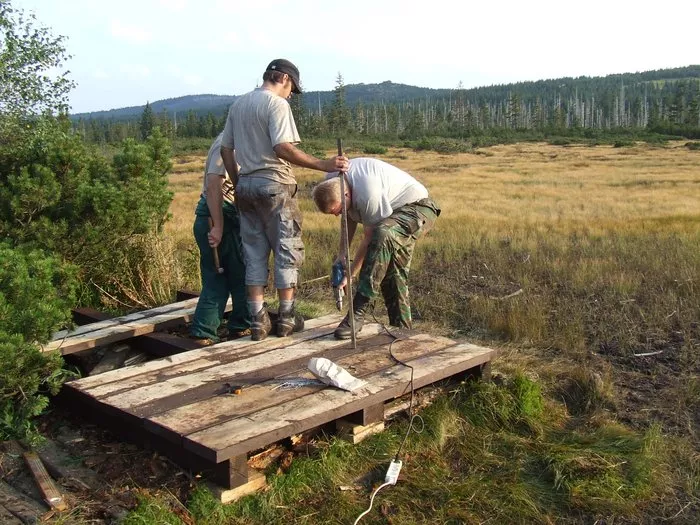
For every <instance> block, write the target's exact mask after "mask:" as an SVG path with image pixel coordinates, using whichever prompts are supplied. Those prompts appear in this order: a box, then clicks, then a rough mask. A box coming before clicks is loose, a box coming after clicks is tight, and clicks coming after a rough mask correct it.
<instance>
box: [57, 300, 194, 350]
mask: <svg viewBox="0 0 700 525" xmlns="http://www.w3.org/2000/svg"><path fill="white" fill-rule="evenodd" d="M194 306H197V299H187V300H185V301H180V302H177V303H170V304H166V305H163V306H159V307H157V308H151V309H149V310H141V311H139V312H134V313H132V314H128V315H122V316H120V317H111V318H109V319H105V320H102V321H97V322H94V323H88V324H84V325H82V326H79V327H78V328H76V329H75V330H62V331H61V332H57V333H56V334H54V336H53V337H52V338H51V340H52V341H55V340H62V339H64V338H69V337H74V336H78V335H83V334H88V333H91V332H96V331H98V330H104V329H105V328H111V327H113V326H118V325H120V324H125V323H130V322H132V321H138V320H139V319H146V318H148V317H154V316H156V315H160V314H166V313H172V312H176V311H178V310H185V309H188V308H192V307H194Z"/></svg>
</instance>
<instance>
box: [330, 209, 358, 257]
mask: <svg viewBox="0 0 700 525" xmlns="http://www.w3.org/2000/svg"><path fill="white" fill-rule="evenodd" d="M356 230H357V223H356V222H355V221H353V220H352V219H351V218H350V217H348V246H350V245H351V244H352V239H353V237H355V231H356ZM344 258H345V243H344V242H343V236H342V235H341V236H340V244H339V245H338V257H336V258H335V261H333V264H335V263H336V262H338V261H342V260H343V259H344Z"/></svg>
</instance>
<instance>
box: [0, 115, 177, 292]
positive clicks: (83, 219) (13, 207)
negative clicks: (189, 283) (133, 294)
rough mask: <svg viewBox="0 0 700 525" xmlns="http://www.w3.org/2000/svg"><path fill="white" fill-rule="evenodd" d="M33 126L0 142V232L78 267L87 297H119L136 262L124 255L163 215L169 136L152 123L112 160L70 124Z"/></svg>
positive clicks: (47, 122) (157, 225) (152, 230)
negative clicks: (10, 141)
mask: <svg viewBox="0 0 700 525" xmlns="http://www.w3.org/2000/svg"><path fill="white" fill-rule="evenodd" d="M33 126H34V129H35V131H36V134H35V135H34V136H33V138H32V140H31V141H29V143H28V144H26V145H24V146H23V147H21V148H20V147H18V148H0V236H1V237H3V238H5V239H8V240H9V241H10V242H11V243H12V245H14V246H19V245H23V244H24V245H27V246H31V247H35V248H40V249H42V250H47V251H49V252H52V253H55V254H60V255H61V256H62V257H63V258H64V259H65V260H67V261H69V262H71V263H73V264H74V265H76V266H77V267H78V269H79V277H80V280H81V281H82V283H83V284H84V285H85V290H87V291H89V292H90V294H91V295H90V297H89V298H88V297H86V298H85V299H88V300H89V301H91V302H96V301H97V299H98V298H99V296H100V294H102V293H104V292H107V293H109V294H110V295H112V296H114V297H117V298H120V297H121V298H122V299H123V298H124V284H123V283H124V281H125V279H128V278H129V277H128V276H129V275H131V274H132V273H133V268H131V267H125V266H124V265H123V257H121V255H123V253H124V250H126V249H128V248H127V247H128V246H129V245H130V244H131V243H132V242H133V239H134V237H135V236H137V235H144V234H155V233H156V232H158V231H159V230H160V228H161V226H162V225H163V223H164V222H165V220H166V219H167V210H168V206H169V205H170V201H171V198H172V194H171V193H170V191H168V188H167V184H168V181H167V174H168V172H169V171H170V168H171V163H170V149H169V144H168V142H167V141H166V140H165V139H164V138H163V136H162V135H161V134H160V131H159V130H158V129H157V128H156V129H154V131H153V134H152V135H151V136H150V137H149V138H148V140H147V141H146V142H145V143H143V144H139V143H137V142H135V141H134V140H132V139H127V140H125V141H124V143H123V144H122V147H121V150H120V151H119V152H117V153H116V154H115V155H114V158H113V159H112V162H111V163H110V162H108V161H107V159H105V158H104V157H103V156H102V155H101V154H100V153H98V152H97V151H95V150H94V149H93V148H90V147H88V146H87V145H85V143H84V142H83V141H82V139H81V137H80V136H79V135H77V134H76V133H73V132H71V130H70V125H69V123H67V122H64V121H62V120H60V119H58V120H57V119H52V118H42V119H39V120H38V121H36V122H34V123H33ZM100 290H102V291H100Z"/></svg>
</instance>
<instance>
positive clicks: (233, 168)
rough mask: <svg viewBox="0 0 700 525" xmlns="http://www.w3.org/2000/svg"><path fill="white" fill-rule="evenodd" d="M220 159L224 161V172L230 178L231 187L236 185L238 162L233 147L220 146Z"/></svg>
mask: <svg viewBox="0 0 700 525" xmlns="http://www.w3.org/2000/svg"><path fill="white" fill-rule="evenodd" d="M221 159H222V160H223V161H224V167H225V168H226V173H228V176H229V177H230V178H231V182H232V183H233V187H234V188H235V187H236V186H237V185H238V163H237V162H236V152H235V151H234V150H233V148H228V147H226V146H221Z"/></svg>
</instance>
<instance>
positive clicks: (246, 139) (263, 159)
mask: <svg viewBox="0 0 700 525" xmlns="http://www.w3.org/2000/svg"><path fill="white" fill-rule="evenodd" d="M285 142H291V143H293V144H296V143H298V142H300V139H299V132H298V131H297V126H296V124H295V122H294V116H293V115H292V108H291V107H290V106H289V103H288V102H287V101H286V100H285V99H283V98H282V97H280V96H278V95H275V94H274V93H272V92H271V91H268V90H267V89H263V88H257V89H255V90H253V91H251V92H250V93H246V94H245V95H243V96H241V97H239V98H238V99H237V100H236V101H235V102H234V103H233V104H231V108H230V109H229V112H228V117H227V118H226V126H225V127H224V134H223V138H222V144H223V145H224V146H226V147H228V148H233V149H235V150H236V161H237V162H238V164H240V166H241V171H240V173H239V176H240V177H262V178H266V179H271V180H274V181H277V182H281V183H282V184H296V180H295V179H294V174H293V173H292V166H291V164H289V162H287V161H286V160H282V159H280V158H279V157H278V156H277V154H276V153H275V150H274V149H273V148H274V146H276V145H277V144H283V143H285Z"/></svg>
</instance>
